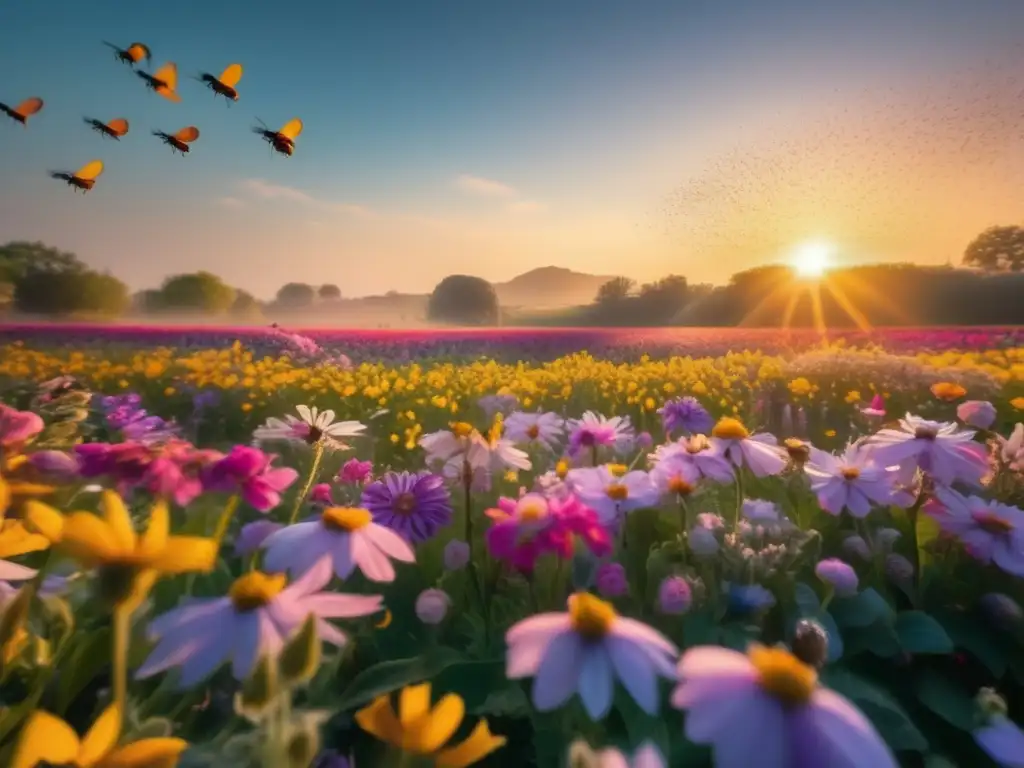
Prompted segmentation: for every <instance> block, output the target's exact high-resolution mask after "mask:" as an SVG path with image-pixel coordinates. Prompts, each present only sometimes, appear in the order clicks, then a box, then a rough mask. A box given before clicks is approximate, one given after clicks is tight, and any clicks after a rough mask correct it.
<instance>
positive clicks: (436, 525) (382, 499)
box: [361, 472, 452, 543]
mask: <svg viewBox="0 0 1024 768" xmlns="http://www.w3.org/2000/svg"><path fill="white" fill-rule="evenodd" d="M361 505H362V506H363V507H364V508H365V509H368V510H369V511H370V513H371V514H372V515H373V519H374V522H376V523H379V524H380V525H384V526H387V527H388V528H391V529H392V530H393V531H395V532H396V533H398V534H399V535H400V536H402V537H403V538H404V539H405V540H406V541H410V542H413V543H417V542H421V541H426V540H427V539H430V538H432V537H433V536H434V535H435V534H436V533H437V532H438V531H439V530H440V529H441V528H444V527H445V526H447V525H450V524H451V521H452V499H451V494H449V492H448V489H447V488H446V487H445V484H444V478H443V477H441V476H440V475H435V474H433V473H432V472H416V473H411V472H387V473H386V474H384V475H383V476H382V477H381V478H380V479H379V480H377V481H375V482H372V483H370V484H369V485H367V486H366V487H365V488H363V497H362V501H361Z"/></svg>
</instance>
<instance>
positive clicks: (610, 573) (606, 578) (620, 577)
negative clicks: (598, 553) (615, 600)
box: [595, 563, 629, 597]
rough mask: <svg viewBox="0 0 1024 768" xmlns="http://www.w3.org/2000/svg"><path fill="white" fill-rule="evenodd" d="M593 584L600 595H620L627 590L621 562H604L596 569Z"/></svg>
mask: <svg viewBox="0 0 1024 768" xmlns="http://www.w3.org/2000/svg"><path fill="white" fill-rule="evenodd" d="M595 584H596V585H597V591H598V593H599V594H600V595H601V597H622V596H623V595H625V594H626V593H627V592H629V581H628V580H627V579H626V569H625V568H623V567H622V564H621V563H604V564H603V565H602V566H601V567H600V568H598V569H597V577H596V580H595Z"/></svg>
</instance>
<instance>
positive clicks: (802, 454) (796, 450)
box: [783, 437, 811, 464]
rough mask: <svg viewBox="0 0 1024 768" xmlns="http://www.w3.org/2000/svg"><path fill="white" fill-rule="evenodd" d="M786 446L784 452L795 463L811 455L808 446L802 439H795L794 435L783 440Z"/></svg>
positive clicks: (805, 459)
mask: <svg viewBox="0 0 1024 768" xmlns="http://www.w3.org/2000/svg"><path fill="white" fill-rule="evenodd" d="M783 445H785V446H786V453H788V454H789V458H791V459H792V460H793V461H794V462H796V463H797V464H803V463H804V462H805V461H807V459H808V458H809V457H810V455H811V450H810V448H808V447H807V443H805V442H804V441H803V440H797V439H796V438H795V437H787V438H786V439H785V441H784V442H783Z"/></svg>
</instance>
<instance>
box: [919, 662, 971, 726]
mask: <svg viewBox="0 0 1024 768" xmlns="http://www.w3.org/2000/svg"><path fill="white" fill-rule="evenodd" d="M915 687H916V689H917V698H918V700H919V701H920V702H921V703H922V704H924V705H925V706H926V707H928V709H930V710H931V711H932V712H934V713H935V714H936V715H938V716H939V717H941V718H942V719H943V720H945V721H946V722H947V723H949V724H950V725H953V726H955V727H957V728H959V729H960V730H961V731H971V730H973V729H974V727H975V725H976V722H975V713H976V711H977V710H976V707H975V704H974V698H973V697H971V696H969V695H968V694H967V693H965V692H964V691H963V690H962V689H961V688H959V687H957V686H956V685H954V684H953V683H951V682H950V681H949V680H947V679H946V678H945V677H943V676H941V675H939V674H936V673H935V672H931V671H926V672H924V673H923V674H922V675H921V677H920V678H919V679H918V681H917V685H916V686H915Z"/></svg>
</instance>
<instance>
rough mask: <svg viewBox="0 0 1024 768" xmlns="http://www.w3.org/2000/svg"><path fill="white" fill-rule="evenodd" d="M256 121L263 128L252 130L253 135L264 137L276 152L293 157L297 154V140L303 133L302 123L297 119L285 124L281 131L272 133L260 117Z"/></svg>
mask: <svg viewBox="0 0 1024 768" xmlns="http://www.w3.org/2000/svg"><path fill="white" fill-rule="evenodd" d="M256 119H257V120H258V121H259V123H260V126H262V127H254V128H253V129H252V130H253V133H256V134H259V135H260V136H262V137H263V140H264V141H266V142H267V143H268V144H270V146H271V148H272V149H273V150H274V151H275V152H277V153H279V154H282V155H288V156H289V157H291V156H292V153H294V152H295V139H297V138H298V136H299V134H300V133H302V121H301V120H299V118H297V117H296V118H294V119H293V120H289V121H288V122H287V123H285V124H284V125H283V126H282V127H281V130H279V131H271V130H270V129H268V128H267V125H266V123H264V122H263V121H262V120H260V119H259V118H258V117H257V118H256Z"/></svg>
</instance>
